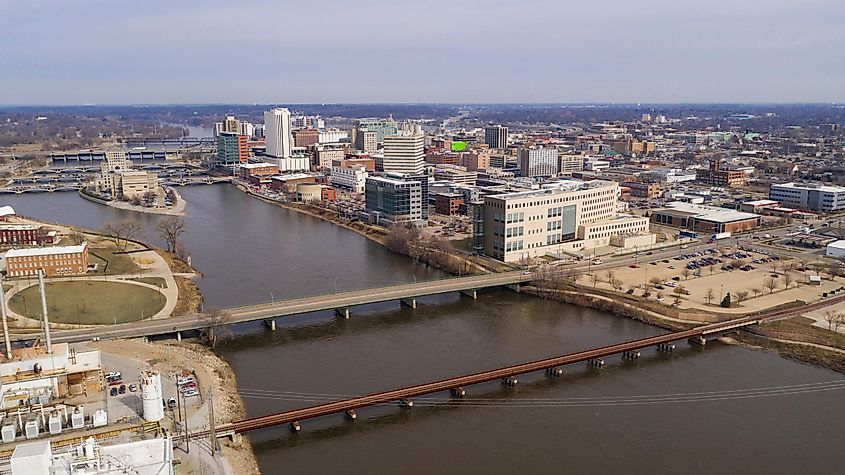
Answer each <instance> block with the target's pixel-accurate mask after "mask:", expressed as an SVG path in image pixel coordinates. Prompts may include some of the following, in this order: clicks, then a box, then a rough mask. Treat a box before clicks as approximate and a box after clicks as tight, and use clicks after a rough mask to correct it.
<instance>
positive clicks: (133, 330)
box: [12, 271, 532, 342]
mask: <svg viewBox="0 0 845 475" xmlns="http://www.w3.org/2000/svg"><path fill="white" fill-rule="evenodd" d="M531 279H532V276H531V275H530V274H526V273H524V272H522V271H514V272H506V273H501V274H488V275H481V276H471V277H457V278H449V279H441V280H433V281H425V282H419V283H414V284H403V285H394V286H389V287H381V288H376V289H364V290H355V291H351V292H341V293H336V294H328V295H317V296H314V297H305V298H299V299H292V300H284V301H277V302H268V303H263V304H258V305H249V306H244V307H234V308H230V309H226V311H227V313H228V314H229V315H230V319H229V323H243V322H249V321H254V320H265V319H270V318H276V317H284V316H289V315H297V314H301V313H308V312H319V311H324V310H333V309H339V308H349V307H353V306H356V305H365V304H371V303H377V302H386V301H391V300H400V299H409V298H414V297H422V296H426V295H436V294H444V293H450V292H458V291H461V290H473V289H482V288H487V287H496V286H501V285H513V284H519V283H524V282H528V281H530V280H531ZM207 326H208V322H207V321H206V320H204V319H203V317H202V316H201V315H198V314H191V315H185V316H182V317H176V318H171V319H167V320H145V321H142V322H134V323H125V324H120V325H110V326H108V327H102V328H84V329H79V330H62V331H53V332H52V335H51V336H52V340H53V341H54V342H75V341H87V340H90V339H92V338H94V337H100V338H137V337H142V336H153V335H161V334H167V333H174V332H177V331H187V330H196V329H199V328H204V327H207ZM12 339H13V340H15V341H20V340H30V339H32V337H30V336H25V335H14V336H13V337H12Z"/></svg>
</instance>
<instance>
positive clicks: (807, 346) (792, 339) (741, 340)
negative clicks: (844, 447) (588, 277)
mask: <svg viewBox="0 0 845 475" xmlns="http://www.w3.org/2000/svg"><path fill="white" fill-rule="evenodd" d="M524 292H525V293H528V294H531V295H534V296H536V297H540V298H547V299H550V300H555V301H559V302H564V303H569V304H572V305H577V306H580V307H587V308H592V309H595V310H599V311H603V312H607V313H610V314H613V315H615V316H618V317H623V318H629V319H633V320H637V321H640V322H643V323H646V324H648V325H652V326H656V327H660V328H663V329H666V330H670V331H679V330H686V329H689V328H692V327H695V326H698V325H704V324H707V323H712V322H714V321H719V320H724V319H726V318H729V317H733V316H728V317H720V316H718V315H705V314H699V313H694V312H692V313H688V314H685V313H683V312H680V313H679V316H678V318H675V317H670V316H668V315H665V314H664V313H662V312H659V311H655V310H654V309H653V308H651V306H650V305H649V306H644V305H640V304H638V303H637V302H633V301H623V299H622V298H617V299H614V298H613V297H611V296H606V295H600V294H594V293H591V292H590V289H587V288H579V287H574V286H573V287H572V288H571V289H568V290H560V289H550V288H544V287H533V286H527V287H525V289H524ZM684 316H685V317H686V318H683V317H684ZM812 323H813V321H812V320H811V319H807V318H804V317H801V316H796V317H793V318H790V319H787V320H782V321H778V322H773V323H770V324H767V325H765V326H759V325H755V326H752V327H749V328H747V329H743V330H742V331H740V332H739V333H738V334H736V335H734V336H733V337H731V338H722V339H721V340H722V341H723V342H725V343H728V344H737V345H741V346H746V347H748V348H752V349H757V350H764V351H771V352H775V353H778V354H779V355H780V356H782V357H784V358H788V359H791V360H795V361H799V362H802V363H807V364H812V365H815V366H819V367H823V368H827V369H831V370H833V371H836V372H838V373H841V374H845V335H841V334H839V333H836V332H830V331H827V330H824V329H819V328H817V327H813V326H812Z"/></svg>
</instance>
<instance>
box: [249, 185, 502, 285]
mask: <svg viewBox="0 0 845 475" xmlns="http://www.w3.org/2000/svg"><path fill="white" fill-rule="evenodd" d="M235 186H237V188H238V189H239V190H240V191H242V192H244V193H246V194H247V195H249V196H251V197H253V198H256V199H258V200H260V201H263V202H265V203H268V204H272V205H276V206H278V207H280V208H284V209H287V210H291V211H296V212H298V213H302V214H305V215H308V216H311V217H313V218H317V219H320V220H322V221H325V222H327V223H331V224H334V225H336V226H339V227H341V228H344V229H347V230H349V231H352V232H355V233H357V234H359V235H361V236H363V237H365V238H367V239H369V240H371V241H373V242H375V243H377V244H379V245H382V246H384V247H386V248H387V249H389V250H391V251H393V252H397V251H396V250H395V249H392V248H391V246H390V243H389V239H390V231H389V230H388V229H385V228H383V227H381V226H376V225H372V224H369V223H364V222H362V221H344V220H342V219H341V218H339V217H338V215H337V214H336V213H334V212H332V211H330V210H326V209H323V208H319V207H316V206H312V205H308V204H304V203H295V202H289V201H277V200H273V199H269V198H266V197H264V196H262V195H261V194H259V193H256V192H255V191H253V190H251V189H249V188H248V187H245V186H243V185H240V184H236V185H235ZM415 244H419V243H415ZM430 250H431V251H432V252H426V253H420V256H415V255H411V254H409V253H403V252H397V253H398V254H402V255H405V256H408V257H410V258H411V259H414V260H416V261H418V262H423V263H425V264H428V265H430V266H432V267H434V268H435V269H439V270H442V271H444V272H448V273H450V274H452V275H468V274H484V273H488V272H501V271H503V270H513V269H512V268H510V267H509V266H507V265H505V264H501V265H497V264H496V263H494V262H492V261H488V260H485V259H483V258H480V257H476V256H468V255H463V254H461V253H458V252H457V251H456V252H453V253H449V257H450V258H453V259H458V260H460V261H461V264H460V265H457V266H456V265H443V263H441V262H437V261H438V259H426V258H421V256H425V255H428V256H429V257H431V255H433V254H443V253H444V252H445V251H444V250H442V249H434V248H432V249H430Z"/></svg>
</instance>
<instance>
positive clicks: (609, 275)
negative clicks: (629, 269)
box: [604, 269, 616, 284]
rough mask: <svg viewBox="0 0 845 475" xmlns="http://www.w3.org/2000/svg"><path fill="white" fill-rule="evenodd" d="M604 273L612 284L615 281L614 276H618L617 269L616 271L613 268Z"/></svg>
mask: <svg viewBox="0 0 845 475" xmlns="http://www.w3.org/2000/svg"><path fill="white" fill-rule="evenodd" d="M604 275H605V277H607V282H608V283H609V284H612V283H613V280H614V278H615V277H616V271H614V270H613V269H608V270H607V271H606V272H605V273H604Z"/></svg>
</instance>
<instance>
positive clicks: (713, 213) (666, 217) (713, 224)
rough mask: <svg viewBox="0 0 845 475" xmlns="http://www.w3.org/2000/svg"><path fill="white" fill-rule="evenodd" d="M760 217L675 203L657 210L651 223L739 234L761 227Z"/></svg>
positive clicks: (729, 210)
mask: <svg viewBox="0 0 845 475" xmlns="http://www.w3.org/2000/svg"><path fill="white" fill-rule="evenodd" d="M760 219H761V217H760V215H758V214H754V213H746V212H743V211H736V210H733V209H728V208H719V207H716V206H707V205H702V204H693V203H684V202H679V201H673V202H670V203H666V208H661V209H655V210H653V211H652V214H651V222H653V223H658V224H666V225H669V226H677V227H679V228H685V229H692V230H696V231H704V232H713V233H721V232H737V231H746V230H749V229H754V228H756V227H757V226H759V225H760Z"/></svg>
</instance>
